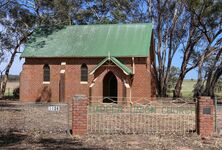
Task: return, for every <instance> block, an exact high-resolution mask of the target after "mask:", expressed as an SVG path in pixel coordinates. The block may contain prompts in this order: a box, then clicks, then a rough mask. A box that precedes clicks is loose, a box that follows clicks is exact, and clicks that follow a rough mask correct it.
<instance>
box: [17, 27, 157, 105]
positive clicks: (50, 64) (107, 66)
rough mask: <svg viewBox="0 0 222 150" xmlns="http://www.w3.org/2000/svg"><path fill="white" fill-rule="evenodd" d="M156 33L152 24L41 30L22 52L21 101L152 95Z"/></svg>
mask: <svg viewBox="0 0 222 150" xmlns="http://www.w3.org/2000/svg"><path fill="white" fill-rule="evenodd" d="M152 34H153V33H152V24H113V25H74V26H66V27H61V28H56V29H52V30H50V29H43V28H41V29H38V30H36V31H35V32H34V33H33V35H32V38H31V39H30V41H29V42H28V43H27V45H26V47H25V50H24V52H23V53H22V55H21V57H22V58H25V63H24V65H23V69H22V72H21V75H20V100H21V101H23V102H36V101H44V100H45V97H47V98H46V99H47V101H51V102H67V101H70V100H72V98H73V96H74V95H86V96H89V98H90V99H91V100H92V101H93V100H95V98H96V97H101V101H102V102H104V103H106V102H111V101H112V102H115V103H130V102H132V101H133V100H134V99H135V98H137V97H140V98H141V97H143V98H146V99H148V100H152V99H153V98H154V97H155V84H154V83H155V82H154V79H153V77H152V67H151V64H152V63H154V52H153V51H154V50H153V45H154V44H153V35H152ZM46 91H47V92H46ZM97 100H98V99H97Z"/></svg>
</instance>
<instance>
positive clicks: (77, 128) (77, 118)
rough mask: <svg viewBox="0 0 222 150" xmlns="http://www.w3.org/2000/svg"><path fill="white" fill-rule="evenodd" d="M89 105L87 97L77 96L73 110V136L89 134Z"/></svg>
mask: <svg viewBox="0 0 222 150" xmlns="http://www.w3.org/2000/svg"><path fill="white" fill-rule="evenodd" d="M87 105H88V98H87V97H86V96H85V95H75V96H74V98H73V106H72V107H73V108H72V134H73V135H84V134H86V133H87Z"/></svg>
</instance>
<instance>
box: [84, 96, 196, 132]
mask: <svg viewBox="0 0 222 150" xmlns="http://www.w3.org/2000/svg"><path fill="white" fill-rule="evenodd" d="M93 99H94V102H91V103H90V105H89V106H88V114H87V120H88V123H87V125H88V133H99V134H158V133H159V134H172V133H173V134H186V133H188V132H194V131H195V129H196V117H195V114H196V113H195V107H196V106H195V103H188V102H186V101H183V100H182V99H180V100H176V101H160V100H158V101H154V102H152V101H149V100H147V99H146V98H138V101H135V99H137V98H134V102H133V103H131V104H130V105H119V104H116V98H115V99H114V103H112V101H113V98H107V97H106V99H109V101H110V103H102V102H103V100H104V98H101V99H99V98H98V97H97V101H95V98H93ZM126 99H127V98H126ZM106 101H107V100H106ZM144 102H146V103H144Z"/></svg>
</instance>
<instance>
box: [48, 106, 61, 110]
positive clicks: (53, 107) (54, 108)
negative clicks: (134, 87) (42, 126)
mask: <svg viewBox="0 0 222 150" xmlns="http://www.w3.org/2000/svg"><path fill="white" fill-rule="evenodd" d="M59 110H60V107H59V106H49V107H48V111H59Z"/></svg>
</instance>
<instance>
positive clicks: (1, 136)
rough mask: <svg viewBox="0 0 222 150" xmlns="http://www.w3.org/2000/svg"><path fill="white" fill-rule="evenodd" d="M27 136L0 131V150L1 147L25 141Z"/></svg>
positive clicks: (14, 132)
mask: <svg viewBox="0 0 222 150" xmlns="http://www.w3.org/2000/svg"><path fill="white" fill-rule="evenodd" d="M26 138H27V135H24V134H20V133H18V132H16V131H12V130H11V131H2V130H1V131H0V149H1V147H5V146H10V145H14V144H18V143H20V142H22V141H23V140H25V139H26Z"/></svg>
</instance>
